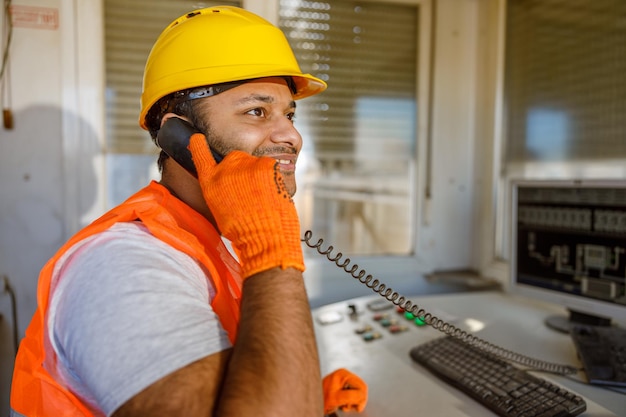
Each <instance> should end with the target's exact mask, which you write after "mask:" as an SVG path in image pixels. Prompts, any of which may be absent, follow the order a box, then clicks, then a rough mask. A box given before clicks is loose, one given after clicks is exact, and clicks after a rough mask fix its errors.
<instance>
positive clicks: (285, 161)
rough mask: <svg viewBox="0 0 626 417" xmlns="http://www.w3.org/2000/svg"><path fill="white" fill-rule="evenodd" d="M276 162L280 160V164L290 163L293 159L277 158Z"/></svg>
mask: <svg viewBox="0 0 626 417" xmlns="http://www.w3.org/2000/svg"><path fill="white" fill-rule="evenodd" d="M276 162H278V163H279V164H289V163H290V162H291V161H289V160H288V159H277V160H276Z"/></svg>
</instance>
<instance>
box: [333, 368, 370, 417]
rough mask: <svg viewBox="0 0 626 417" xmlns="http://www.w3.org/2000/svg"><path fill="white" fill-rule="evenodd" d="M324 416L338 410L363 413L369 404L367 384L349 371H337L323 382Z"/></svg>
mask: <svg viewBox="0 0 626 417" xmlns="http://www.w3.org/2000/svg"><path fill="white" fill-rule="evenodd" d="M322 389H323V391H324V414H330V413H332V412H334V411H337V409H338V408H339V409H341V411H357V412H359V413H360V412H362V411H363V410H364V409H365V405H366V404H367V384H366V383H365V381H363V380H362V379H361V378H359V377H358V376H356V375H355V374H353V373H352V372H350V371H348V370H347V369H343V368H341V369H337V370H336V371H333V372H331V373H330V374H328V375H326V376H325V377H324V379H323V380H322Z"/></svg>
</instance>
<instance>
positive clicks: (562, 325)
mask: <svg viewBox="0 0 626 417" xmlns="http://www.w3.org/2000/svg"><path fill="white" fill-rule="evenodd" d="M568 311H569V317H568V316H565V315H554V316H549V317H547V318H546V319H545V324H546V326H548V327H549V328H551V329H553V330H556V331H558V332H561V333H570V330H571V328H572V327H573V326H577V325H581V324H585V325H588V326H611V319H609V318H606V317H599V316H594V315H592V314H587V313H581V312H580V311H576V310H571V309H568Z"/></svg>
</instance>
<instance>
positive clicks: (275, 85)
mask: <svg viewBox="0 0 626 417" xmlns="http://www.w3.org/2000/svg"><path fill="white" fill-rule="evenodd" d="M295 111H296V104H295V102H294V101H293V98H292V95H291V90H290V89H289V87H288V86H287V83H286V81H285V80H284V79H282V78H262V79H258V80H254V81H250V82H248V83H244V84H242V85H240V86H237V87H235V88H232V89H230V90H227V91H224V92H223V93H220V94H218V95H216V96H213V97H208V98H206V99H203V100H202V102H201V103H200V105H199V106H198V107H197V114H198V115H199V116H200V118H201V119H202V122H203V125H204V126H198V127H199V128H201V129H202V130H203V131H205V134H206V136H207V141H208V142H209V145H210V146H211V147H212V148H213V149H214V150H216V151H217V152H219V153H221V154H222V155H227V154H228V153H229V152H230V151H232V150H241V151H244V152H248V153H250V154H252V155H254V156H267V157H270V158H273V159H275V160H276V161H277V162H278V164H279V167H280V171H281V173H282V174H283V177H284V179H285V185H286V187H287V191H288V192H289V194H290V195H292V196H293V195H294V194H295V192H296V177H295V170H296V160H297V158H298V154H299V153H300V149H302V137H301V136H300V133H298V131H297V130H296V128H295V127H294V125H293V119H294V116H295Z"/></svg>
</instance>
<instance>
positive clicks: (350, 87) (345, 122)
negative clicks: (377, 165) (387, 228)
mask: <svg viewBox="0 0 626 417" xmlns="http://www.w3.org/2000/svg"><path fill="white" fill-rule="evenodd" d="M417 21H418V8H417V6H416V5H401V4H390V3H380V2H366V1H346V0H336V1H333V2H330V1H326V2H322V1H299V0H281V1H280V19H279V26H280V27H281V29H282V30H283V31H284V32H285V33H286V34H287V37H288V38H289V41H290V43H291V45H292V48H293V49H294V52H295V54H296V57H297V59H298V62H299V63H300V66H301V68H302V70H303V71H304V72H309V73H311V74H313V75H315V76H317V77H319V78H321V79H323V80H325V81H326V82H327V83H328V84H329V89H328V90H327V91H325V92H324V93H323V94H320V95H318V96H314V97H312V98H310V99H307V100H305V101H304V102H303V104H302V106H303V107H304V108H305V110H304V112H305V113H306V116H307V117H309V118H310V119H311V120H310V122H309V124H310V125H311V128H312V130H313V135H312V136H311V138H312V140H313V141H314V147H315V150H316V151H317V152H347V153H351V152H353V151H354V147H355V143H356V141H357V140H358V141H359V143H361V144H363V146H361V148H363V149H368V146H367V144H368V143H370V144H373V145H374V146H373V147H371V148H369V149H371V150H372V151H373V152H376V150H379V149H380V146H379V145H377V144H379V143H380V142H381V141H385V140H386V141H387V144H388V147H387V150H388V152H389V153H388V154H387V156H392V155H393V154H402V155H407V151H408V153H410V151H411V150H412V149H414V148H413V146H414V141H415V130H414V129H415V106H416V104H415V102H416V82H417V77H416V71H417V70H416V66H417V33H418V32H417V31H418V27H417ZM299 112H300V109H299ZM372 118H373V119H374V120H379V121H382V120H385V121H386V122H384V123H381V122H378V123H368V124H366V125H367V129H358V125H359V123H360V124H361V125H362V126H363V125H364V123H365V122H364V120H363V119H369V120H370V121H371V120H372Z"/></svg>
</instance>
